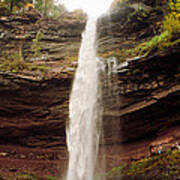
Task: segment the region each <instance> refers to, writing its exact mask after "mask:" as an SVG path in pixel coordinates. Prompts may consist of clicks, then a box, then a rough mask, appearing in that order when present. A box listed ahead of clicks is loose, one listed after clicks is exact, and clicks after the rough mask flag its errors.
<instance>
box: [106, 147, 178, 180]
mask: <svg viewBox="0 0 180 180" xmlns="http://www.w3.org/2000/svg"><path fill="white" fill-rule="evenodd" d="M179 167H180V151H179V150H173V151H171V150H169V151H167V152H165V153H162V154H160V155H156V156H152V157H149V158H144V159H141V160H138V161H132V162H131V163H130V164H123V165H121V166H119V167H115V168H113V169H112V170H111V171H109V172H108V173H107V178H108V180H111V179H115V178H116V179H122V180H124V179H128V180H137V179H141V180H159V179H163V180H172V179H176V178H178V176H179V174H180V168H179Z"/></svg>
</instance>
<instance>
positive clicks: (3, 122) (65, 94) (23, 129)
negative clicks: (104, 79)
mask: <svg viewBox="0 0 180 180" xmlns="http://www.w3.org/2000/svg"><path fill="white" fill-rule="evenodd" d="M84 26H85V20H79V19H77V18H76V17H73V16H70V15H68V14H65V15H64V16H63V17H60V19H59V20H53V19H43V18H42V17H40V15H39V14H37V13H35V14H32V12H29V13H28V14H26V15H24V16H15V15H13V16H10V17H7V16H1V17H0V44H1V46H0V58H3V57H6V56H5V55H4V54H5V53H6V52H8V53H9V54H10V53H13V51H16V50H17V48H21V50H22V52H23V58H24V61H25V62H31V63H32V65H35V66H36V65H43V66H44V67H45V68H47V70H46V71H45V72H41V71H40V70H37V71H33V70H32V71H30V70H22V71H18V72H16V73H11V72H10V71H3V72H0V86H1V87H0V92H1V93H0V99H1V102H0V135H1V138H0V142H1V143H2V144H4V143H6V144H19V145H23V146H28V147H44V148H47V147H51V148H52V147H59V146H61V145H65V123H66V121H67V119H68V101H69V92H70V88H71V83H72V79H73V77H72V74H73V73H74V69H75V67H76V64H74V63H73V61H72V60H71V59H68V58H69V57H70V56H73V57H76V58H77V55H78V51H79V46H80V41H81V33H82V31H83V29H84ZM38 31H40V32H41V33H42V34H43V38H42V39H41V40H39V43H40V46H41V50H40V51H41V52H40V53H41V56H40V57H38V59H32V57H31V56H30V54H31V53H32V51H31V45H32V44H33V42H32V41H33V39H35V37H36V35H37V33H38ZM11 50H12V51H11ZM76 58H75V59H74V60H77V59H76Z"/></svg>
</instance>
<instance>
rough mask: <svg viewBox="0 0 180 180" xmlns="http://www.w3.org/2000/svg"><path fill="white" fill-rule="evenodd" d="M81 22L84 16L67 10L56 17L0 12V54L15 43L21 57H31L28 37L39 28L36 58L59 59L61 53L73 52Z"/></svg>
mask: <svg viewBox="0 0 180 180" xmlns="http://www.w3.org/2000/svg"><path fill="white" fill-rule="evenodd" d="M84 26H85V20H79V19H77V18H76V17H73V16H72V17H71V16H69V15H68V14H65V15H64V16H61V17H59V19H58V20H53V19H47V18H42V17H40V15H39V14H34V13H31V12H29V13H27V14H25V15H24V16H10V17H7V16H1V17H0V42H1V49H0V50H1V54H0V55H1V56H2V55H3V53H4V52H6V51H8V50H9V49H16V48H18V47H19V48H22V51H23V56H24V58H25V59H26V60H27V61H28V60H31V61H32V60H33V58H30V55H31V54H32V51H31V46H32V44H33V42H32V40H33V39H35V38H36V35H37V32H41V33H42V34H43V37H42V39H41V40H40V47H41V56H40V57H39V59H40V60H42V59H43V60H48V61H52V60H60V59H63V58H64V57H65V56H77V53H78V50H79V46H80V40H81V32H82V31H83V29H84Z"/></svg>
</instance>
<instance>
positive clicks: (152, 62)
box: [103, 47, 180, 144]
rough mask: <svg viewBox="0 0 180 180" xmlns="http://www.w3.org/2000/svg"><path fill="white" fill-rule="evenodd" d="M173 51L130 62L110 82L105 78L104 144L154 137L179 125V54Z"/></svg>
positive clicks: (120, 68) (177, 51)
mask: <svg viewBox="0 0 180 180" xmlns="http://www.w3.org/2000/svg"><path fill="white" fill-rule="evenodd" d="M177 48H178V47H177ZM173 51H174V52H173ZM173 51H169V52H168V54H164V55H162V56H160V55H154V56H151V57H148V58H143V57H138V58H134V59H129V60H128V61H127V64H126V65H125V66H124V67H121V66H119V68H118V72H117V74H112V75H111V78H112V79H111V80H110V82H108V80H107V78H106V80H105V81H104V82H105V83H104V85H103V87H104V95H103V104H104V107H105V108H104V118H103V119H104V121H103V122H104V129H105V133H104V136H105V140H106V143H107V144H118V143H121V142H126V141H131V140H135V139H139V138H147V137H155V136H157V135H158V133H161V131H163V130H166V129H167V128H170V127H171V126H175V125H177V124H179V123H180V116H179V106H180V104H179V95H180V94H179V93H180V84H179V82H180V81H179V78H180V77H179V61H178V59H179V50H178V49H177V50H176V49H174V50H173ZM109 85H110V88H109V87H108V86H109ZM109 89H110V90H111V92H109ZM111 122H114V126H112V130H111V129H110V124H111Z"/></svg>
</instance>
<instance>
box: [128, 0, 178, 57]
mask: <svg viewBox="0 0 180 180" xmlns="http://www.w3.org/2000/svg"><path fill="white" fill-rule="evenodd" d="M169 7H170V12H169V13H168V15H167V16H165V18H164V20H163V22H162V33H161V34H160V35H156V36H154V37H153V38H152V39H151V40H150V41H147V42H143V43H141V44H139V45H138V46H137V47H136V48H134V49H133V50H129V51H127V52H129V53H131V54H134V55H144V56H147V55H148V54H150V53H152V52H156V51H163V50H164V49H166V48H168V47H171V46H174V45H176V44H178V43H180V38H179V37H180V0H176V1H173V0H169Z"/></svg>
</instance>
